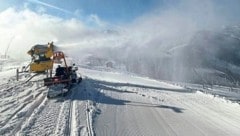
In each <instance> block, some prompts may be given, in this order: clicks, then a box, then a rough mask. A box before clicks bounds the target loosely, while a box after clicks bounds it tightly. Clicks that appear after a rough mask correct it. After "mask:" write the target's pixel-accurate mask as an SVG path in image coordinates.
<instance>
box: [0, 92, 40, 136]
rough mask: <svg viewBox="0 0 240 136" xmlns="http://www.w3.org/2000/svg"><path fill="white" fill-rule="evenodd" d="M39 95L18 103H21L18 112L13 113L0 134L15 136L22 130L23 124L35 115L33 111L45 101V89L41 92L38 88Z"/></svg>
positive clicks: (27, 97) (3, 125) (3, 124)
mask: <svg viewBox="0 0 240 136" xmlns="http://www.w3.org/2000/svg"><path fill="white" fill-rule="evenodd" d="M38 91H39V94H38V95H35V96H33V95H30V96H27V95H26V98H25V99H24V100H22V102H23V104H21V101H17V102H18V103H20V106H19V105H15V106H16V108H17V109H16V110H15V112H14V113H12V114H11V115H10V116H9V118H8V119H6V120H5V122H3V123H2V126H1V129H0V134H2V135H3V134H9V133H11V135H14V134H15V133H16V132H17V131H18V130H19V129H20V128H21V125H22V124H23V122H25V121H26V120H27V119H28V118H29V117H30V116H31V114H32V113H33V110H34V109H35V108H37V107H38V106H39V104H40V103H41V102H42V101H43V98H44V96H43V95H40V94H42V91H43V89H42V90H41V89H40V88H38Z"/></svg>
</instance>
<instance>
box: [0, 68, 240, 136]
mask: <svg viewBox="0 0 240 136" xmlns="http://www.w3.org/2000/svg"><path fill="white" fill-rule="evenodd" d="M8 72H9V73H8ZM78 72H79V74H81V75H82V76H83V81H82V82H81V84H79V85H75V86H74V87H73V89H72V91H71V92H70V93H69V94H68V95H67V96H66V97H58V98H54V99H47V98H46V92H47V88H46V87H43V86H42V82H41V81H38V80H39V79H41V78H43V76H38V77H36V78H34V81H35V82H28V83H25V82H24V81H25V80H27V79H28V78H29V77H28V76H27V75H23V76H21V80H20V81H16V80H14V77H15V74H14V70H13V71H8V70H7V71H5V72H2V73H0V74H2V75H7V76H5V78H6V79H3V78H1V79H0V80H1V84H0V97H1V100H0V116H1V117H0V135H53V136H55V135H71V136H78V135H83V136H84V135H86V136H87V135H97V136H99V135H100V136H101V135H103V136H107V135H109V136H112V135H114V136H117V135H119V136H122V135H126V136H128V135H129V136H139V135H184V136H192V135H223V136H225V135H231V136H232V135H233V136H238V135H239V134H240V106H239V104H238V103H234V102H232V101H230V100H227V99H223V98H221V97H217V96H214V95H212V94H206V93H203V92H200V91H196V90H194V89H186V88H184V87H180V86H176V85H173V84H172V83H171V84H170V83H166V82H163V81H157V80H152V79H149V78H145V77H138V76H136V75H133V74H129V73H122V72H121V73H120V72H117V71H114V72H111V71H108V72H106V71H103V70H102V69H101V71H98V70H93V69H91V70H90V69H86V68H79V71H78ZM7 79H12V80H11V81H5V80H7ZM222 91H224V90H222Z"/></svg>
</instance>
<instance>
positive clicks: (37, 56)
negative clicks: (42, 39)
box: [27, 42, 54, 73]
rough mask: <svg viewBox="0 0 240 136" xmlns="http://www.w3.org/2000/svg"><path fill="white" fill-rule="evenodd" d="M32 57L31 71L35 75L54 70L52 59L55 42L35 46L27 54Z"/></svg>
mask: <svg viewBox="0 0 240 136" xmlns="http://www.w3.org/2000/svg"><path fill="white" fill-rule="evenodd" d="M27 53H28V54H29V55H31V57H32V62H31V63H30V71H31V72H35V73H41V72H45V71H47V70H51V69H52V68H53V60H52V59H51V57H52V56H53V53H54V45H53V42H51V43H48V44H47V45H39V44H37V45H35V46H33V47H32V48H31V50H29V51H28V52H27Z"/></svg>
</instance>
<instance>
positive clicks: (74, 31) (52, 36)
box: [0, 0, 240, 57]
mask: <svg viewBox="0 0 240 136" xmlns="http://www.w3.org/2000/svg"><path fill="white" fill-rule="evenodd" d="M239 13H240V0H0V41H1V51H0V53H3V52H5V49H6V48H7V45H9V43H10V41H11V46H10V48H9V54H10V55H12V56H17V57H18V56H21V57H23V56H24V55H22V54H26V51H27V50H28V49H29V48H30V47H31V46H33V45H34V44H37V43H41V44H44V43H47V42H50V41H54V42H55V43H56V44H58V45H61V46H64V47H71V48H73V47H74V48H86V47H88V48H95V47H101V46H110V47H115V46H126V45H129V46H147V45H149V44H152V45H156V46H160V45H163V44H164V45H168V44H176V43H177V44H178V43H182V42H184V41H185V40H187V39H188V37H189V35H191V33H193V32H195V31H198V30H201V29H215V28H221V27H223V26H226V25H236V24H240V23H239V22H240V16H239ZM109 29H111V30H113V31H110V33H109V31H107V30H109ZM106 32H107V33H106ZM156 46H155V47H156ZM16 49H17V52H16Z"/></svg>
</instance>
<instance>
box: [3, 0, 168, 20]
mask: <svg viewBox="0 0 240 136" xmlns="http://www.w3.org/2000/svg"><path fill="white" fill-rule="evenodd" d="M0 2H1V5H0V11H2V10H5V9H6V8H8V7H15V8H18V9H21V8H23V6H24V5H27V6H28V8H30V9H31V10H37V9H38V8H39V7H43V8H45V10H46V12H47V13H48V14H51V15H54V16H59V17H62V18H72V17H75V18H76V17H79V18H84V17H86V16H89V15H91V14H94V15H97V16H98V17H100V18H101V19H103V20H106V21H108V22H113V23H117V22H128V21H131V20H133V19H135V18H136V17H138V16H141V15H142V14H145V13H148V12H151V11H152V10H154V9H155V8H156V7H157V6H158V5H159V4H160V3H163V1H159V0H67V1H66V0H0ZM48 5H50V6H54V7H56V8H54V7H50V6H48ZM57 8H59V9H63V10H59V9H57ZM64 11H66V12H64ZM71 13H73V14H71ZM74 13H75V14H74Z"/></svg>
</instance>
